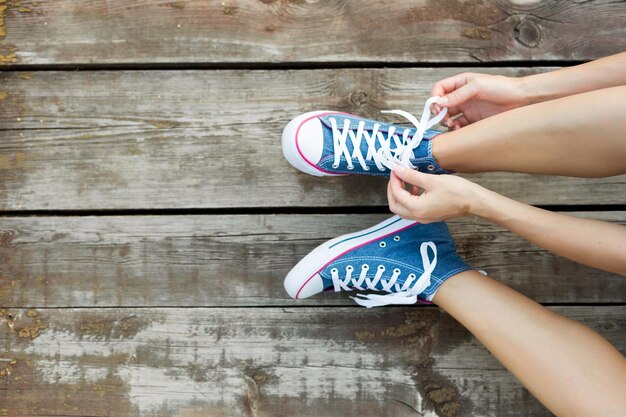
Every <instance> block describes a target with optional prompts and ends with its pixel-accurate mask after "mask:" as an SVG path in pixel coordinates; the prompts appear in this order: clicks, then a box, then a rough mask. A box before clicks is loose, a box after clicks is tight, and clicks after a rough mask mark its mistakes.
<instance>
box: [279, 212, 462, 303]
mask: <svg viewBox="0 0 626 417" xmlns="http://www.w3.org/2000/svg"><path fill="white" fill-rule="evenodd" d="M468 269H471V267H470V266H468V265H467V264H466V263H465V262H463V260H462V259H461V258H460V257H459V256H458V255H457V253H456V249H455V245H454V242H453V240H452V238H451V237H450V233H449V232H448V227H447V226H446V224H445V223H443V222H440V223H429V224H422V223H418V222H416V221H413V220H405V219H402V218H400V217H398V216H393V217H392V218H390V219H388V220H385V221H384V222H382V223H380V224H377V225H376V226H373V227H370V228H369V229H365V230H362V231H360V232H356V233H351V234H347V235H344V236H340V237H338V238H335V239H332V240H329V241H328V242H326V243H324V244H322V245H320V246H318V247H317V248H315V249H314V250H313V251H312V252H311V253H309V254H308V255H307V256H305V257H304V258H303V259H302V260H301V261H300V262H298V264H297V265H296V266H295V267H294V268H293V269H292V270H291V271H290V272H289V274H287V277H286V278H285V282H284V285H285V289H286V290H287V293H288V294H289V295H290V296H291V297H293V298H295V299H302V298H307V297H311V296H312V295H315V294H318V293H320V292H323V291H331V290H333V291H342V290H344V291H352V290H355V289H356V290H359V291H366V290H371V291H378V292H385V293H387V294H382V295H381V294H367V295H364V294H357V296H356V297H352V298H353V299H354V300H355V301H356V303H357V304H359V305H361V306H364V307H378V306H383V305H388V304H414V303H415V302H417V300H418V299H419V300H420V301H424V302H430V301H432V299H433V297H434V296H435V292H436V291H437V289H438V288H439V286H440V285H441V284H442V283H443V282H444V281H445V280H446V279H448V278H450V277H451V276H453V275H456V274H458V273H459V272H463V271H466V270H468Z"/></svg>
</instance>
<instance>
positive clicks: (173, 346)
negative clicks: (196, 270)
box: [0, 306, 626, 417]
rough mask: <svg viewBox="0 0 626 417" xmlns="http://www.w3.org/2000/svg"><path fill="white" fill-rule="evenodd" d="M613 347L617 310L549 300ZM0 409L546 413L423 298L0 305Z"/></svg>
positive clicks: (158, 413)
mask: <svg viewBox="0 0 626 417" xmlns="http://www.w3.org/2000/svg"><path fill="white" fill-rule="evenodd" d="M553 310H554V311H556V312H557V313H560V314H563V315H566V316H569V317H572V318H574V319H577V320H580V321H582V322H583V323H584V324H586V325H588V326H590V327H591V328H593V329H595V330H597V331H598V332H599V333H600V334H602V335H603V336H604V337H606V338H607V339H608V340H609V341H610V342H611V343H613V344H614V345H615V346H616V347H617V348H618V349H620V350H621V351H623V352H624V351H626V319H625V317H626V307H623V306H622V307H560V308H554V309H553ZM0 346H1V348H0V350H1V351H2V353H1V354H0V361H2V362H1V363H0V365H1V366H0V372H2V376H3V377H2V379H0V404H1V406H0V408H1V409H2V410H3V413H4V415H5V416H11V417H17V416H19V417H27V416H35V415H37V416H43V415H45V416H53V415H54V416H58V415H72V416H84V417H86V416H90V417H96V416H112V415H115V416H122V415H123V416H146V417H148V416H150V417H165V416H168V417H169V416H177V417H178V416H180V417H183V416H187V417H189V416H222V417H230V416H238V417H239V416H275V415H284V416H301V417H307V416H315V417H318V416H337V415H341V416H354V415H361V416H363V417H369V416H372V417H373V416H398V417H403V416H407V417H408V416H417V415H422V416H430V417H453V416H456V417H462V416H472V417H482V416H499V417H512V416H520V417H521V416H528V415H533V416H549V415H550V414H549V413H548V412H547V411H546V410H545V409H543V408H542V407H541V406H540V405H539V404H538V403H537V402H536V401H535V400H534V399H533V398H532V397H531V396H530V394H529V393H528V392H527V391H526V390H524V389H523V388H522V387H521V386H520V385H519V384H518V383H517V382H516V381H515V379H514V378H513V376H511V375H510V374H508V373H507V372H506V371H505V370H504V369H503V368H502V366H501V365H499V364H498V362H497V361H496V360H495V359H494V358H493V357H491V356H490V354H489V353H488V352H487V351H486V350H485V349H484V348H483V347H482V346H480V344H479V343H478V341H477V340H476V339H474V338H473V337H472V336H471V335H470V333H469V332H467V331H466V330H464V329H463V328H462V327H461V326H460V325H459V324H458V323H456V322H455V321H454V320H453V319H452V318H450V317H449V316H447V315H446V314H444V313H443V312H441V310H439V309H436V308H432V307H426V308H384V309H374V310H367V309H362V308H332V309H320V308H282V309H281V308H263V309H259V308H247V309H233V308H229V309H220V308H214V309H205V308H200V309H144V308H135V309H104V310H103V309H61V310H57V309H42V310H19V309H18V310H15V309H11V310H2V311H1V312H0Z"/></svg>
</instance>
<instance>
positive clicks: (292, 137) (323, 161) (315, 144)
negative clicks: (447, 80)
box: [282, 97, 452, 177]
mask: <svg viewBox="0 0 626 417" xmlns="http://www.w3.org/2000/svg"><path fill="white" fill-rule="evenodd" d="M437 99H438V97H431V98H430V99H429V100H428V101H427V102H426V104H425V106H424V112H423V113H422V118H421V120H419V121H418V120H417V119H416V118H415V116H413V115H412V114H410V113H407V112H404V111H402V110H391V111H384V112H383V113H393V114H397V115H400V116H403V117H405V118H406V119H408V120H409V121H410V122H411V123H412V124H413V126H414V127H412V128H408V127H403V126H398V125H394V124H390V123H383V122H377V121H375V120H369V119H364V118H361V117H357V116H353V115H351V114H347V113H341V112H336V111H314V112H309V113H304V114H301V115H300V116H298V117H296V118H295V119H293V120H292V121H290V122H289V123H288V124H287V126H286V127H285V129H284V130H283V137H282V145H283V154H284V155H285V158H286V159H287V161H289V163H290V164H291V165H293V166H294V167H295V168H296V169H298V170H300V171H302V172H305V173H307V174H311V175H315V176H318V177H321V176H325V175H334V176H338V175H348V174H367V175H379V176H389V174H390V172H391V170H392V168H393V165H394V164H400V165H403V166H405V167H407V168H411V169H417V170H419V171H422V172H427V173H431V174H449V173H452V171H448V170H445V169H443V168H441V167H440V166H439V164H438V163H437V161H436V160H435V158H434V157H433V154H432V141H431V139H433V138H434V137H435V136H437V135H439V134H440V133H443V132H441V131H438V130H433V129H430V128H431V127H432V126H434V125H435V124H437V123H439V122H440V121H441V120H442V119H443V117H444V116H445V114H446V111H447V109H444V110H443V111H441V112H440V113H439V114H438V115H437V116H435V117H434V118H432V119H431V118H430V115H431V113H430V106H431V104H433V103H434V102H436V101H437Z"/></svg>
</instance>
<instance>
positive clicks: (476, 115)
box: [431, 72, 527, 130]
mask: <svg viewBox="0 0 626 417" xmlns="http://www.w3.org/2000/svg"><path fill="white" fill-rule="evenodd" d="M523 80H524V79H523V78H513V77H505V76H502V75H487V74H475V73H471V72H466V73H463V74H459V75H455V76H453V77H450V78H446V79H444V80H441V81H439V82H437V83H436V84H435V86H434V87H433V90H432V95H433V96H439V97H441V99H440V100H439V104H438V105H437V104H436V105H434V106H433V108H432V109H431V111H432V112H433V113H439V111H440V110H441V107H447V108H448V114H447V115H446V117H444V119H443V120H442V122H441V124H442V125H444V126H447V127H449V128H450V129H452V130H455V129H459V128H461V127H463V126H466V125H468V124H470V123H474V122H477V121H479V120H482V119H484V118H486V117H489V116H493V115H494V114H498V113H502V112H504V111H507V110H511V109H514V108H516V107H520V106H523V105H525V104H527V103H526V96H525V89H524V88H523V86H522V83H523Z"/></svg>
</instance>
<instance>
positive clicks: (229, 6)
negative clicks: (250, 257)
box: [0, 0, 626, 65]
mask: <svg viewBox="0 0 626 417" xmlns="http://www.w3.org/2000/svg"><path fill="white" fill-rule="evenodd" d="M6 5H7V6H8V8H7V9H6V10H3V11H2V17H3V18H4V19H3V21H4V25H2V26H0V36H2V37H3V39H2V40H1V41H0V42H1V43H0V45H1V46H2V49H3V52H2V59H1V60H0V63H2V64H9V65H11V64H22V65H30V64H66V65H69V64H117V63H132V64H154V63H232V62H246V63H248V62H252V63H268V62H270V63H287V62H328V61H331V62H409V63H410V62H416V61H420V62H494V61H516V60H573V59H574V60H581V59H592V58H597V57H600V56H604V55H609V54H611V53H616V52H621V51H623V50H624V49H625V47H626V40H625V38H624V36H623V35H624V27H625V24H626V5H625V4H624V3H623V2H620V1H610V0H599V1H593V2H576V3H572V2H569V1H562V0H551V1H531V2H528V1H524V2H502V1H497V0H484V1H480V2H475V1H460V0H451V1H430V0H421V1H382V2H381V1H348V0H335V1H326V2H319V1H300V0H297V1H277V0H267V1H266V0H261V1H258V0H228V1H209V0H185V1H176V2H170V1H165V0H162V1H159V0H133V1H128V0H109V1H106V2H102V1H95V0H85V1H80V2H77V1H72V0H54V1H45V0H38V1H34V0H30V1H28V0H19V1H18V0H9V1H8V2H6ZM0 21H2V20H0ZM598 22H601V25H602V30H598Z"/></svg>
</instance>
